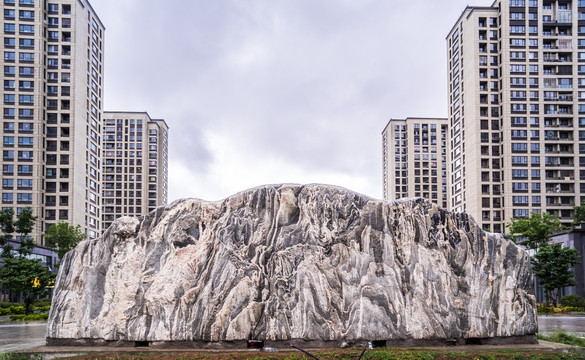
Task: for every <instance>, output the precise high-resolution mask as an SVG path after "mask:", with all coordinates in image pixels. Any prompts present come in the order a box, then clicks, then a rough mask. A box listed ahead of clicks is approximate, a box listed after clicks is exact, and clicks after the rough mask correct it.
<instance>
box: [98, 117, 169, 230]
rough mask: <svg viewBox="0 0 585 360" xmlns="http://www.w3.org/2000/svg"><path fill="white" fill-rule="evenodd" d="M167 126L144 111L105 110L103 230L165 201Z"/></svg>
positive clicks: (166, 193) (141, 213) (166, 192)
mask: <svg viewBox="0 0 585 360" xmlns="http://www.w3.org/2000/svg"><path fill="white" fill-rule="evenodd" d="M168 130H169V128H168V126H167V124H166V123H165V121H164V120H160V119H151V118H150V116H149V115H148V113H146V112H109V111H107V112H104V117H103V143H104V149H103V153H102V155H103V168H102V169H103V182H102V183H103V203H104V207H103V215H102V216H103V230H105V229H107V228H108V227H109V226H110V225H111V224H112V222H113V221H114V220H115V219H117V218H119V217H120V216H141V215H146V214H147V213H148V212H150V211H152V210H154V209H155V208H156V207H157V206H160V205H165V204H166V203H167V198H168V189H167V184H168Z"/></svg>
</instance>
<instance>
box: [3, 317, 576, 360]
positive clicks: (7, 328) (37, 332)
mask: <svg viewBox="0 0 585 360" xmlns="http://www.w3.org/2000/svg"><path fill="white" fill-rule="evenodd" d="M538 326H539V332H540V333H543V334H546V333H551V332H553V331H555V330H563V331H566V332H568V333H574V334H576V335H579V336H585V315H541V316H539V317H538ZM45 328H46V322H33V321H31V322H28V323H21V322H7V321H0V353H2V352H12V351H34V352H41V353H60V354H61V356H62V355H63V354H64V353H72V352H73V353H85V352H113V351H114V352H126V351H138V350H140V351H142V352H144V350H145V349H144V348H111V347H109V348H108V347H106V348H103V347H47V346H45ZM474 346H479V347H481V348H482V349H487V348H494V349H498V348H503V349H505V348H511V347H513V348H518V349H522V348H523V349H559V348H562V347H563V345H560V344H553V343H547V342H540V344H539V345H497V346H492V345H474ZM464 347H467V346H457V348H458V350H464V349H463V348H464ZM449 349H450V350H453V347H450V348H449ZM148 351H172V349H158V350H155V349H153V348H149V349H148ZM182 351H185V349H182Z"/></svg>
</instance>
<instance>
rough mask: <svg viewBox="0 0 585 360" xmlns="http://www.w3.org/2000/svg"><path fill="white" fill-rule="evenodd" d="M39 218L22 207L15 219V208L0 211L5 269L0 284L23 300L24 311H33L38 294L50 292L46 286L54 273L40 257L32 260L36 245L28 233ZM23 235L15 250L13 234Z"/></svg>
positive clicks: (0, 276) (1, 270)
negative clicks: (11, 241)
mask: <svg viewBox="0 0 585 360" xmlns="http://www.w3.org/2000/svg"><path fill="white" fill-rule="evenodd" d="M36 219H37V218H36V217H35V216H33V213H32V209H30V208H26V209H23V210H22V211H21V212H20V214H18V216H17V217H16V220H14V210H12V209H4V210H2V211H0V229H1V230H2V235H0V245H1V246H2V253H1V254H0V256H1V257H2V261H3V264H2V269H0V283H1V284H2V285H3V286H4V287H5V288H7V289H9V290H10V291H11V292H12V294H13V295H17V296H20V297H21V298H22V299H23V300H24V304H25V312H26V314H28V313H29V312H30V308H31V305H32V303H33V301H34V300H35V299H36V298H37V297H39V296H45V295H46V294H47V292H48V291H47V288H46V287H47V285H48V284H49V282H50V281H54V279H55V274H54V273H52V272H51V270H49V268H47V267H46V266H43V265H42V264H41V261H40V259H31V258H29V255H31V254H32V252H33V250H34V247H35V244H34V241H33V240H32V239H31V238H30V237H29V236H28V235H29V234H30V233H31V232H32V229H33V227H34V223H35V221H36ZM15 232H16V233H17V234H19V235H20V240H21V241H20V246H19V247H18V249H16V250H14V248H13V246H12V245H11V244H10V240H12V237H13V234H14V233H15Z"/></svg>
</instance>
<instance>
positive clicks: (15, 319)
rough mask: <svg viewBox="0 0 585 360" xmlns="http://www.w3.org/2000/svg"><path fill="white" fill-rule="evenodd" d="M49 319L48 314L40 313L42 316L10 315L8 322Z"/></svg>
mask: <svg viewBox="0 0 585 360" xmlns="http://www.w3.org/2000/svg"><path fill="white" fill-rule="evenodd" d="M47 319H49V313H42V314H28V315H24V314H19V315H10V320H12V321H17V320H23V321H26V320H47Z"/></svg>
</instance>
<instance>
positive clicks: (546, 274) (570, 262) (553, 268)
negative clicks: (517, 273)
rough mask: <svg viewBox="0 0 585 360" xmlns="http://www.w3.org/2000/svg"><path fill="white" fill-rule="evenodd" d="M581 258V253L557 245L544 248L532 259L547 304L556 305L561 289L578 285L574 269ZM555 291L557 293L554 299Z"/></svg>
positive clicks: (548, 245)
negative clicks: (552, 303)
mask: <svg viewBox="0 0 585 360" xmlns="http://www.w3.org/2000/svg"><path fill="white" fill-rule="evenodd" d="M580 257H581V255H580V254H579V251H577V250H575V249H571V248H568V247H563V245H562V244H560V243H556V244H547V245H544V246H542V247H541V248H540V250H539V251H538V253H537V254H536V255H534V256H533V257H532V259H530V262H531V263H532V271H533V272H534V275H536V276H537V277H538V280H539V284H540V286H542V288H543V289H544V291H545V297H546V301H547V303H548V302H551V301H553V302H554V303H555V305H556V304H557V300H558V297H559V295H560V293H561V289H562V288H564V287H565V286H573V285H576V284H577V283H576V282H575V280H574V277H575V272H574V271H572V267H573V266H575V264H578V263H579V260H580ZM554 290H557V291H556V296H554V298H553V291H554Z"/></svg>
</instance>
